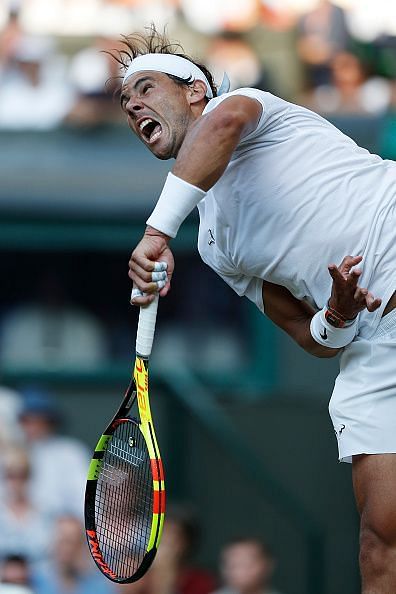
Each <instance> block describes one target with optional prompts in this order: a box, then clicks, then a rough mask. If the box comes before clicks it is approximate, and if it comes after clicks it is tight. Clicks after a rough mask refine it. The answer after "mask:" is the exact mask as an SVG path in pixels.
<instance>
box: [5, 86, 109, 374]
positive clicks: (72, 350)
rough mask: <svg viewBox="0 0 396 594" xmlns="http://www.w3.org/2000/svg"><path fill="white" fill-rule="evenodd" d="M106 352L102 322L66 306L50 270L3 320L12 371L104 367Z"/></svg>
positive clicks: (8, 362)
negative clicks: (33, 295) (30, 299)
mask: <svg viewBox="0 0 396 594" xmlns="http://www.w3.org/2000/svg"><path fill="white" fill-rule="evenodd" d="M0 94H1V91H0ZM27 105H28V106H29V109H30V107H31V106H30V105H29V101H28V99H27V98H26V103H25V107H24V109H25V110H26V106H27ZM106 352H107V343H106V336H105V332H104V329H103V327H102V325H101V323H100V322H99V320H97V319H96V318H95V317H94V316H93V315H91V314H90V313H89V312H86V311H84V310H81V309H80V308H77V307H74V306H73V305H70V304H69V303H68V297H67V294H66V291H65V288H64V287H63V285H62V282H61V280H60V278H59V277H58V276H57V275H56V274H54V273H53V272H52V271H49V272H47V273H44V274H43V276H42V278H41V279H39V282H38V287H37V295H36V298H35V299H34V301H33V302H32V303H29V302H27V303H25V304H23V305H21V306H20V307H17V308H16V309H15V310H13V311H10V312H8V313H7V314H5V316H4V319H3V321H2V328H1V333H0V360H1V362H2V363H3V364H6V365H11V366H12V367H13V368H18V367H19V368H21V367H22V368H26V367H30V368H32V367H33V368H35V369H37V368H39V369H44V370H48V369H57V370H61V369H73V371H75V370H77V369H92V368H97V367H98V366H99V365H100V364H101V363H103V361H104V360H105V359H106Z"/></svg>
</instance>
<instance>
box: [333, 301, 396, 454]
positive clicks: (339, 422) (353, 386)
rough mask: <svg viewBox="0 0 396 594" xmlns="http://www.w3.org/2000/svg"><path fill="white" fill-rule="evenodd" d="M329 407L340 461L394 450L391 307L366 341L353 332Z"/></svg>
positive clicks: (394, 317) (395, 322)
mask: <svg viewBox="0 0 396 594" xmlns="http://www.w3.org/2000/svg"><path fill="white" fill-rule="evenodd" d="M329 412H330V416H331V420H332V421H333V425H334V431H335V434H336V436H337V441H338V452H339V460H340V462H352V456H353V455H356V454H387V453H396V309H393V310H392V311H391V312H390V313H388V314H387V315H386V316H384V317H383V318H382V319H381V322H380V324H379V326H378V328H377V330H376V332H375V334H374V335H373V336H372V337H371V338H370V339H369V340H366V339H362V338H359V337H357V338H356V339H355V340H354V341H353V342H352V343H351V344H349V345H348V346H347V347H345V349H344V352H343V353H342V355H341V358H340V374H339V376H338V377H337V379H336V382H335V385H334V390H333V394H332V397H331V400H330V404H329Z"/></svg>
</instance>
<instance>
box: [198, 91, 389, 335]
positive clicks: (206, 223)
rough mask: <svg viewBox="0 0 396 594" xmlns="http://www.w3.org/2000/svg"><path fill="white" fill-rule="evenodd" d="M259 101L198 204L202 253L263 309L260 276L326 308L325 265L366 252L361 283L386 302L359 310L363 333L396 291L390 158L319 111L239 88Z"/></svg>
mask: <svg viewBox="0 0 396 594" xmlns="http://www.w3.org/2000/svg"><path fill="white" fill-rule="evenodd" d="M233 95H245V96H248V97H252V98H254V99H256V100H257V101H259V102H260V104H261V105H262V115H261V118H260V121H259V123H258V125H257V128H256V129H255V130H254V131H253V132H251V133H250V134H249V135H247V136H245V137H244V138H243V139H242V140H241V141H240V143H239V144H238V146H237V148H236V150H235V151H234V154H233V156H232V158H231V161H230V163H229V164H228V166H227V168H226V170H225V172H224V174H223V175H222V176H221V178H220V179H219V181H218V182H217V183H216V184H215V185H214V186H213V188H212V189H211V190H210V191H209V192H208V193H207V194H206V196H205V198H204V199H203V200H202V201H201V202H200V203H199V204H198V209H199V215H200V227H199V237H198V249H199V253H200V255H201V257H202V259H203V260H204V262H205V263H206V264H208V265H209V266H210V267H211V268H213V269H214V270H215V271H216V272H217V273H218V274H219V275H220V276H221V277H222V278H223V279H224V280H225V281H226V282H227V283H228V284H229V285H230V286H231V287H232V288H233V289H234V290H235V291H236V293H238V295H240V296H242V295H246V296H247V297H248V298H249V299H251V300H252V301H253V302H254V303H255V304H256V305H257V307H259V308H260V309H261V310H262V311H263V302H262V281H263V280H267V281H269V282H271V283H275V284H277V285H281V286H283V287H286V288H287V289H288V290H289V291H290V292H291V293H292V294H293V295H294V296H295V297H296V298H297V299H300V300H302V299H305V300H307V301H308V302H310V303H311V304H312V305H313V306H314V307H315V308H317V309H320V308H322V307H323V306H324V305H325V304H326V302H327V300H328V298H329V297H330V292H331V283H332V280H331V277H330V275H329V272H328V270H327V266H328V264H330V263H336V264H340V263H341V261H342V259H343V258H344V256H347V255H352V256H358V255H361V256H363V262H362V264H361V265H360V266H359V267H361V268H362V269H363V274H362V276H361V278H360V281H359V284H360V286H363V287H368V288H369V290H370V291H372V292H373V293H374V295H375V296H376V297H381V298H382V306H381V307H380V308H379V309H378V310H377V311H376V312H374V313H369V312H367V310H366V311H364V312H362V313H361V314H360V320H359V335H360V336H362V337H365V338H369V337H370V336H371V335H372V334H373V333H374V331H375V329H376V327H377V325H378V323H379V320H380V318H381V315H382V312H383V309H384V307H385V305H386V303H387V301H388V300H389V298H390V297H391V295H392V293H393V292H394V291H395V289H396V163H394V162H393V161H386V160H383V159H381V158H380V157H379V156H377V155H372V154H370V153H369V152H368V151H367V150H365V149H362V148H360V147H358V146H357V145H356V143H355V142H354V141H353V140H351V139H350V138H348V137H347V136H345V135H344V134H342V133H341V132H340V131H339V130H337V128H335V127H334V126H333V125H332V124H330V123H329V122H327V121H326V120H325V119H323V118H322V117H320V116H319V115H317V114H315V113H313V112H311V111H309V110H308V109H305V108H303V107H299V106H297V105H294V104H292V103H288V102H287V101H284V100H282V99H280V98H278V97H275V96H274V95H272V94H271V93H267V92H264V91H259V90H256V89H238V90H237V91H233V92H232V93H226V94H224V95H222V96H221V97H216V98H214V99H212V100H211V101H209V103H208V104H207V106H206V108H205V110H204V112H203V114H205V113H208V112H209V111H212V110H213V109H215V108H216V107H217V105H219V103H221V102H222V101H224V100H225V99H227V97H230V96H233Z"/></svg>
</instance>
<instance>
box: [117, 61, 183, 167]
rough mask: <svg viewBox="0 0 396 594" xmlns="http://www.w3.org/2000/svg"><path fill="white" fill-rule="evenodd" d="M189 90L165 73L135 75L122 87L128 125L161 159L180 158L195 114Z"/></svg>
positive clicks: (122, 99)
mask: <svg viewBox="0 0 396 594" xmlns="http://www.w3.org/2000/svg"><path fill="white" fill-rule="evenodd" d="M188 93H189V89H188V87H187V86H185V85H178V84H177V83H175V82H174V81H173V80H171V79H170V78H169V77H168V76H167V75H166V74H163V73H161V72H150V71H142V72H136V73H135V74H132V75H131V76H130V77H128V79H127V80H126V82H125V84H124V85H123V87H122V90H121V98H120V100H121V107H122V109H123V111H125V113H126V114H127V118H128V125H129V127H130V128H131V130H132V131H133V132H134V133H135V134H136V135H137V136H138V137H139V138H140V140H141V141H142V142H143V143H144V144H145V145H146V146H147V147H148V149H149V150H150V151H151V152H152V153H153V154H154V155H155V156H156V157H157V158H158V159H170V158H172V157H176V156H177V153H178V152H179V149H180V146H181V144H182V142H183V140H184V137H185V135H186V132H187V128H188V126H189V124H190V123H191V122H192V121H193V115H192V112H191V109H190V104H189V101H188Z"/></svg>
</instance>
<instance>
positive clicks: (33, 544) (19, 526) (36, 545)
mask: <svg viewBox="0 0 396 594" xmlns="http://www.w3.org/2000/svg"><path fill="white" fill-rule="evenodd" d="M2 477H3V483H4V493H3V497H2V499H1V502H0V558H5V557H7V556H10V555H22V556H24V557H25V558H26V559H27V560H29V562H31V563H36V564H39V563H40V562H43V560H44V558H45V556H46V555H47V553H48V546H49V538H50V530H51V526H50V519H49V516H48V514H47V513H46V509H45V507H43V506H39V505H38V504H34V502H33V500H32V498H31V496H30V481H31V472H30V464H29V459H28V455H27V452H26V451H25V450H23V449H22V448H20V447H19V448H17V447H10V448H9V449H8V450H7V452H6V454H5V457H4V463H3V468H2Z"/></svg>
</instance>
